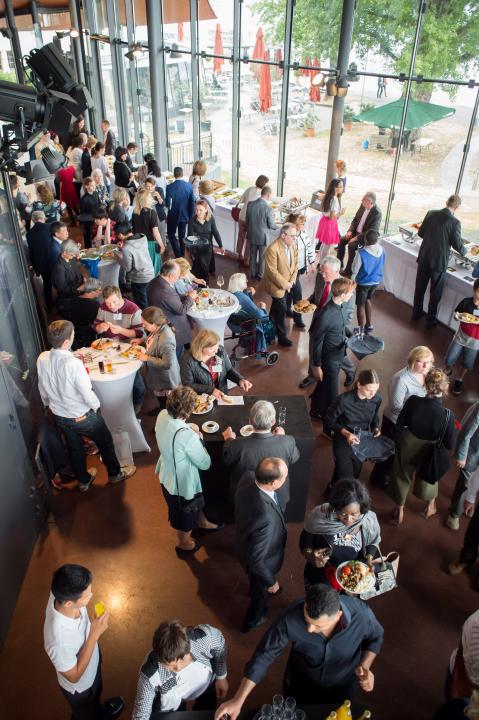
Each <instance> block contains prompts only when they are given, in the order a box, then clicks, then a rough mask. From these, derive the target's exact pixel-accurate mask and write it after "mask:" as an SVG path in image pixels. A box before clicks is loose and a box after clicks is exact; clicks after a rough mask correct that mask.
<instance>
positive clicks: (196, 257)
mask: <svg viewBox="0 0 479 720" xmlns="http://www.w3.org/2000/svg"><path fill="white" fill-rule="evenodd" d="M190 255H191V260H192V267H191V271H192V273H193V275H195V276H196V277H197V278H201V280H204V281H205V282H206V284H207V285H208V282H209V279H210V275H209V273H210V267H211V259H212V257H213V246H212V244H211V243H208V244H207V245H206V244H205V245H203V246H201V247H197V248H193V249H192V250H191V251H190Z"/></svg>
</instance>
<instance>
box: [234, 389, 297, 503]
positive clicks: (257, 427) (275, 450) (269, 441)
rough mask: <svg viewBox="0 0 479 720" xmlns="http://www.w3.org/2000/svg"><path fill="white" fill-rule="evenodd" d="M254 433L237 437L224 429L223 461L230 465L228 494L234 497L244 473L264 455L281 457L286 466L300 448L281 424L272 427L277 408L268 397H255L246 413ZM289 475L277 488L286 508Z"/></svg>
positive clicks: (294, 457) (251, 469)
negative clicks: (279, 487) (259, 398)
mask: <svg viewBox="0 0 479 720" xmlns="http://www.w3.org/2000/svg"><path fill="white" fill-rule="evenodd" d="M249 422H250V423H251V425H252V426H253V432H252V433H251V435H249V436H248V437H239V438H237V437H236V433H234V432H233V430H232V429H231V427H227V428H226V430H225V431H224V432H223V437H224V439H225V444H224V447H223V462H224V464H225V465H227V466H228V467H231V481H230V497H231V498H232V499H233V498H234V495H235V491H236V486H237V484H238V482H239V479H240V478H241V477H242V476H243V474H244V473H245V472H249V471H254V470H255V469H256V467H257V465H258V463H259V462H260V460H262V459H263V458H265V457H275V458H280V459H282V460H284V462H285V463H286V465H287V466H288V467H289V466H290V465H293V464H294V463H295V462H297V461H298V460H299V450H298V447H297V445H296V441H295V439H294V437H293V436H292V435H285V432H284V430H283V428H282V427H281V426H277V427H275V428H274V430H273V426H274V425H275V423H276V410H275V407H274V405H273V403H271V402H269V401H268V400H257V401H256V402H255V403H254V405H252V407H251V410H250V412H249ZM289 497H290V490H289V477H288V479H287V480H286V482H285V483H284V485H283V486H282V487H281V489H280V490H278V501H279V504H280V506H281V509H282V510H283V512H284V510H285V508H286V505H287V503H288V502H289Z"/></svg>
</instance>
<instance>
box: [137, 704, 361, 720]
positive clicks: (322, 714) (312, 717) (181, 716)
mask: <svg viewBox="0 0 479 720" xmlns="http://www.w3.org/2000/svg"><path fill="white" fill-rule="evenodd" d="M298 707H301V708H302V709H303V710H304V712H305V713H306V720H326V718H327V717H328V715H329V713H330V712H331V711H332V710H337V709H338V705H337V704H336V705H329V704H328V705H304V706H298ZM366 709H367V706H366V705H358V704H357V703H352V705H351V711H352V714H353V717H354V718H359V716H360V715H361V714H362V713H363V712H364V711H365V710H366ZM260 714H261V713H260V712H259V708H244V709H243V710H242V711H241V713H240V715H239V720H253V718H254V717H255V716H257V717H259V715H260ZM213 717H214V712H213V710H177V711H176V712H161V711H159V710H158V711H157V712H154V713H153V714H152V715H151V717H150V720H213Z"/></svg>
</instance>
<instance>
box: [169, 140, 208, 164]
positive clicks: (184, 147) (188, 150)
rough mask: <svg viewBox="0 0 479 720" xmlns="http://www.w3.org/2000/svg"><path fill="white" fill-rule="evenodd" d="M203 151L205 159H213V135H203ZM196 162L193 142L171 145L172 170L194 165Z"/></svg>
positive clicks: (173, 143)
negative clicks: (177, 167)
mask: <svg viewBox="0 0 479 720" xmlns="http://www.w3.org/2000/svg"><path fill="white" fill-rule="evenodd" d="M200 142H201V149H202V151H203V159H204V160H206V161H207V160H209V159H211V158H212V157H213V138H212V135H211V133H205V134H202V135H201V140H200ZM195 160H198V158H197V157H195V152H194V148H193V140H182V141H180V142H172V143H171V166H172V168H174V167H176V166H180V167H182V168H185V166H188V165H193V163H194V162H195Z"/></svg>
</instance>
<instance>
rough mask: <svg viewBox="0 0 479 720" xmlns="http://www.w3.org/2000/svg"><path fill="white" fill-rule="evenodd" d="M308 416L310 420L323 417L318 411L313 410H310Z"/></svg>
mask: <svg viewBox="0 0 479 720" xmlns="http://www.w3.org/2000/svg"><path fill="white" fill-rule="evenodd" d="M309 417H310V418H311V420H322V419H323V416H322V415H320V414H319V413H318V412H314V411H313V410H311V412H310V413H309Z"/></svg>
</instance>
